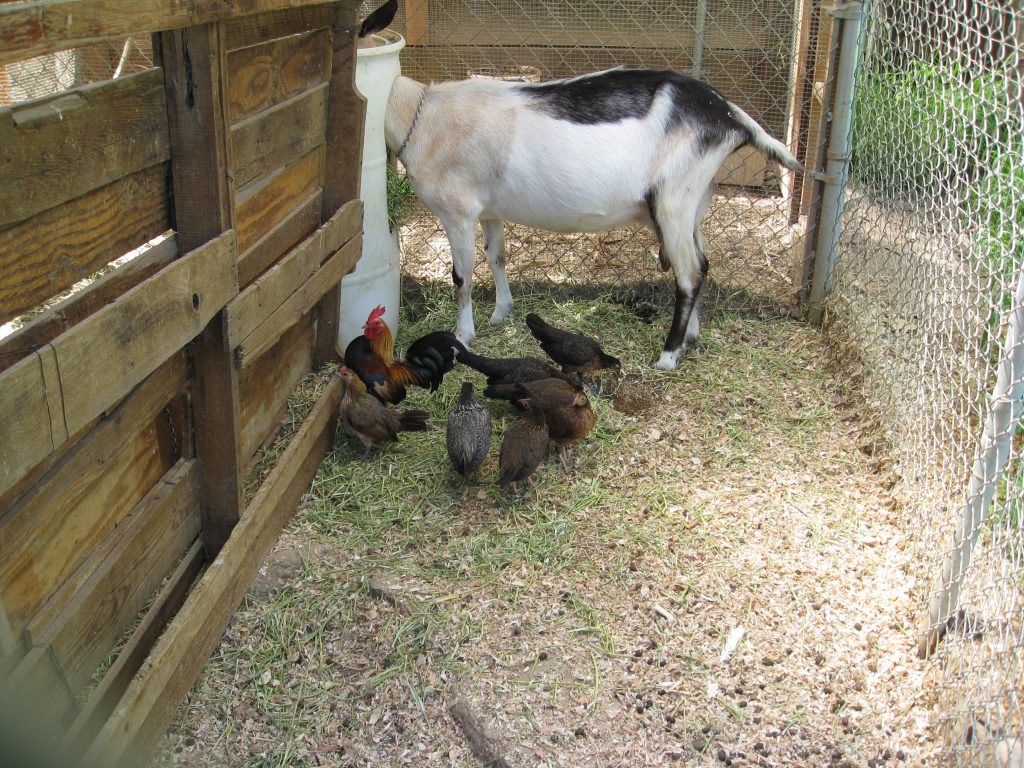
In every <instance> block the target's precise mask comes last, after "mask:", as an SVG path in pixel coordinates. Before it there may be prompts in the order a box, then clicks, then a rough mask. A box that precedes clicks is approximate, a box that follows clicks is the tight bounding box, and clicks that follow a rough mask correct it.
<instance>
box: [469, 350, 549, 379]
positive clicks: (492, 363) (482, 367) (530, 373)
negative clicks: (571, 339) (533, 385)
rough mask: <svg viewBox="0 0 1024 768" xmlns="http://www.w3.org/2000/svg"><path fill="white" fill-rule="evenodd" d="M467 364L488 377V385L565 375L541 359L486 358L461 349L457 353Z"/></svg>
mask: <svg viewBox="0 0 1024 768" xmlns="http://www.w3.org/2000/svg"><path fill="white" fill-rule="evenodd" d="M456 357H457V358H458V361H459V362H460V363H465V364H466V365H468V366H469V367H470V368H472V369H473V370H475V371H479V372H480V373H482V374H483V375H484V376H486V377H487V383H488V384H522V383H524V382H527V381H537V379H550V378H559V379H564V378H565V374H563V373H562V372H561V371H559V370H558V369H557V368H555V367H554V366H553V365H551V364H550V363H547V362H545V361H544V360H541V359H540V358H539V357H484V356H483V355H478V354H476V353H475V352H471V351H469V350H468V349H466V348H465V347H461V348H460V349H459V350H458V352H456Z"/></svg>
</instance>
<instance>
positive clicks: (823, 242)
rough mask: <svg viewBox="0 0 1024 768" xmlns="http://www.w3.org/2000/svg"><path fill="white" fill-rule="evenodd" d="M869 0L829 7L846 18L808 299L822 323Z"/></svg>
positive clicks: (811, 317) (814, 320)
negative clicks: (863, 26) (862, 25)
mask: <svg viewBox="0 0 1024 768" xmlns="http://www.w3.org/2000/svg"><path fill="white" fill-rule="evenodd" d="M866 8H867V1H866V0H865V2H860V1H859V0H853V1H852V2H837V3H836V4H835V5H833V6H832V8H830V9H829V10H828V13H829V15H830V16H834V17H835V18H837V19H841V20H842V24H843V33H842V38H841V40H842V42H841V46H842V47H841V48H840V53H839V63H838V66H837V68H836V76H835V102H834V104H833V106H832V115H831V117H832V128H831V135H830V138H829V145H828V151H827V154H826V157H827V160H828V162H827V163H826V166H825V173H824V175H823V176H819V177H818V178H819V179H820V180H821V182H822V184H823V189H822V192H821V217H820V219H819V225H818V240H817V243H816V244H815V257H814V273H813V275H812V277H811V292H810V296H809V299H808V303H807V317H808V319H809V320H810V321H811V322H812V323H820V322H821V315H822V311H823V307H824V302H825V298H826V297H827V296H828V294H829V292H830V291H831V288H832V268H833V267H834V266H835V261H836V243H837V242H838V241H839V231H840V216H841V214H842V210H843V194H844V192H845V191H846V182H847V180H848V179H849V176H850V150H851V142H850V126H851V125H852V123H853V100H854V85H855V83H856V71H857V61H858V58H859V52H860V42H861V34H860V29H861V20H862V19H863V18H864V16H865V15H866Z"/></svg>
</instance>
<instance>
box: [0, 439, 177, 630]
mask: <svg viewBox="0 0 1024 768" xmlns="http://www.w3.org/2000/svg"><path fill="white" fill-rule="evenodd" d="M103 470H104V471H102V472H98V473H91V474H90V475H88V476H87V477H86V478H85V479H84V480H83V481H82V482H72V481H70V479H69V480H68V481H67V482H66V483H61V484H57V485H55V486H53V487H52V491H51V493H52V492H58V491H60V492H62V493H61V497H60V498H54V497H53V496H49V499H50V500H52V503H47V504H46V505H39V506H33V505H27V504H26V505H21V506H19V507H18V509H17V510H16V511H15V512H13V513H8V514H6V515H4V517H3V518H0V542H2V544H0V596H2V599H3V601H4V605H5V607H6V608H7V612H8V618H9V619H10V621H11V625H12V627H13V628H14V631H15V632H21V631H22V629H23V628H24V627H25V625H26V624H27V623H28V622H29V621H30V620H31V619H32V617H33V616H35V615H36V613H37V612H38V611H39V610H40V608H41V606H42V605H43V603H44V602H46V600H47V599H48V598H49V597H50V596H51V595H52V594H54V592H55V591H56V590H57V589H58V588H59V587H60V586H61V585H62V584H63V583H64V582H65V581H66V580H67V579H69V578H71V577H72V574H75V573H76V570H77V568H78V566H79V565H80V564H81V563H82V562H83V561H84V560H85V559H87V558H88V557H89V555H90V553H91V552H92V550H93V549H94V548H95V547H97V546H100V545H101V542H102V541H103V540H104V539H105V538H106V536H107V535H108V534H109V533H110V531H111V530H113V529H114V527H115V526H117V525H118V524H119V523H120V522H121V521H122V520H123V519H124V518H125V516H126V515H127V514H128V513H129V511H130V510H131V509H132V507H134V506H135V504H136V503H137V502H138V501H139V499H141V498H142V496H143V495H144V494H145V492H146V491H147V490H148V489H149V488H151V487H152V486H153V484H154V483H155V482H156V481H157V480H158V479H159V478H160V477H161V476H162V475H163V473H164V467H163V464H162V462H161V460H160V455H159V451H158V449H157V444H156V429H155V427H154V426H153V423H152V422H150V423H149V425H148V426H147V427H146V428H145V429H143V430H140V431H139V432H138V433H137V434H135V435H133V436H132V437H130V438H128V439H125V440H124V441H123V442H122V444H121V446H120V450H119V451H117V452H116V453H114V454H113V455H112V456H111V457H110V459H109V460H108V461H106V462H105V463H104V465H103ZM61 502H64V503H61ZM78 577H83V578H84V575H83V574H77V575H76V578H78Z"/></svg>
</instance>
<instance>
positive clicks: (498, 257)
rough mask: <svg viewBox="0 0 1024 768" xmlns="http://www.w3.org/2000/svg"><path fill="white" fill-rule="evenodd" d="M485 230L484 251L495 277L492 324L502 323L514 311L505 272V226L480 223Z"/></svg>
mask: <svg viewBox="0 0 1024 768" xmlns="http://www.w3.org/2000/svg"><path fill="white" fill-rule="evenodd" d="M480 226H481V227H482V228H483V230H484V251H485V252H486V253H487V263H488V264H490V266H491V274H492V275H493V276H494V312H493V314H491V322H492V323H501V322H503V321H504V320H505V318H506V317H508V314H509V312H511V311H512V291H510V290H509V287H508V273H507V272H506V271H505V225H504V224H503V223H502V222H501V221H498V220H496V219H487V220H485V221H481V222H480Z"/></svg>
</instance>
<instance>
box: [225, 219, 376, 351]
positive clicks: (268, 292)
mask: <svg viewBox="0 0 1024 768" xmlns="http://www.w3.org/2000/svg"><path fill="white" fill-rule="evenodd" d="M362 227H363V204H362V201H361V200H352V201H350V202H349V203H347V204H346V205H345V206H343V207H342V208H341V209H340V210H338V211H337V212H336V213H335V214H334V216H332V217H331V219H330V220H329V221H328V222H327V223H325V224H324V225H323V226H321V227H319V228H318V229H317V230H316V232H314V233H313V234H312V235H310V236H309V237H307V238H306V239H305V240H304V241H303V242H302V243H301V244H299V245H298V246H297V247H295V248H294V249H292V251H291V252H290V253H288V255H287V256H285V257H284V258H283V259H281V261H279V262H278V263H277V264H275V265H274V266H273V267H271V268H270V269H269V270H267V272H266V273H265V274H263V275H262V276H261V277H260V278H259V279H258V280H256V281H255V282H254V283H253V284H252V285H250V286H249V287H248V288H246V289H245V290H243V291H242V292H241V293H239V294H238V296H236V297H235V298H234V299H232V300H231V301H230V302H229V303H228V305H227V307H225V313H226V315H227V323H228V343H229V344H230V345H231V348H232V349H233V348H235V347H237V346H238V345H239V344H241V343H242V340H243V339H245V338H246V337H248V336H249V335H250V334H251V333H252V332H253V331H255V330H256V328H257V327H258V326H259V325H260V324H261V323H263V322H264V321H265V320H266V319H267V318H268V317H269V316H270V314H271V313H272V312H273V311H274V310H276V309H277V308H278V307H280V306H281V305H282V304H283V303H284V302H285V300H286V299H288V297H289V296H291V295H292V294H293V293H295V291H297V290H298V289H299V288H300V287H301V286H302V284H303V283H305V282H306V281H307V280H309V278H311V277H312V276H313V275H314V273H316V271H317V270H318V269H320V265H321V264H322V263H323V261H324V260H325V259H326V258H327V257H328V256H329V255H330V254H333V253H334V252H335V251H337V250H338V248H340V247H341V246H342V245H343V244H344V243H346V242H348V241H349V240H351V239H352V238H353V237H355V236H356V235H357V234H359V233H360V232H361V230H362Z"/></svg>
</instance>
